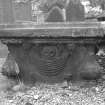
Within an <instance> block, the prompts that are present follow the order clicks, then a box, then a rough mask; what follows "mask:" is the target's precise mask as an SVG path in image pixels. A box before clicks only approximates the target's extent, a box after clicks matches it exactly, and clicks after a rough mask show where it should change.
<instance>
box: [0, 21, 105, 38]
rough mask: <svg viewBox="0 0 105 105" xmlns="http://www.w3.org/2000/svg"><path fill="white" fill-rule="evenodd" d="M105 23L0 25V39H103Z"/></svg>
mask: <svg viewBox="0 0 105 105" xmlns="http://www.w3.org/2000/svg"><path fill="white" fill-rule="evenodd" d="M104 34H105V23H102V22H70V23H63V22H61V23H46V24H35V23H31V22H28V23H27V22H25V23H21V24H20V23H18V24H11V25H7V24H5V25H0V37H21V38H22V37H45V36H47V37H63V36H70V37H96V36H98V37H103V36H104Z"/></svg>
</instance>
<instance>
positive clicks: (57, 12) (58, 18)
mask: <svg viewBox="0 0 105 105" xmlns="http://www.w3.org/2000/svg"><path fill="white" fill-rule="evenodd" d="M63 21H64V18H63V14H62V11H61V9H60V8H59V7H57V6H55V7H53V8H52V9H51V10H50V12H49V13H48V16H47V19H46V20H45V22H63Z"/></svg>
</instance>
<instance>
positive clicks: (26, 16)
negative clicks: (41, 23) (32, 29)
mask: <svg viewBox="0 0 105 105" xmlns="http://www.w3.org/2000/svg"><path fill="white" fill-rule="evenodd" d="M13 7H14V13H15V20H16V21H31V20H32V7H31V2H30V1H27V2H19V3H18V2H14V3H13Z"/></svg>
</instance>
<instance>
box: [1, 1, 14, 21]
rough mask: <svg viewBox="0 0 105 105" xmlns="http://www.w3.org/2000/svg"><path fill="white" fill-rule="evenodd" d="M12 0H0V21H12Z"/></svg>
mask: <svg viewBox="0 0 105 105" xmlns="http://www.w3.org/2000/svg"><path fill="white" fill-rule="evenodd" d="M13 22H14V14H13V5H12V0H0V23H13Z"/></svg>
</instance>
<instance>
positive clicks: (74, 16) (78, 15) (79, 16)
mask: <svg viewBox="0 0 105 105" xmlns="http://www.w3.org/2000/svg"><path fill="white" fill-rule="evenodd" d="M84 13H85V11H84V6H83V5H82V4H81V3H80V2H78V3H74V2H73V1H71V2H69V3H68V5H67V7H66V21H84V19H85V18H84V16H85V14H84Z"/></svg>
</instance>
